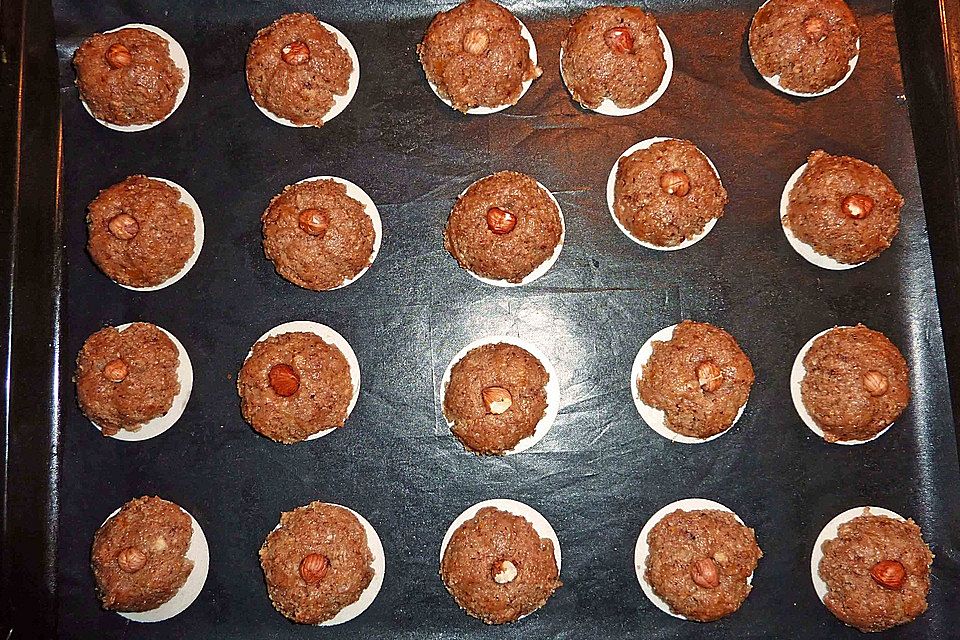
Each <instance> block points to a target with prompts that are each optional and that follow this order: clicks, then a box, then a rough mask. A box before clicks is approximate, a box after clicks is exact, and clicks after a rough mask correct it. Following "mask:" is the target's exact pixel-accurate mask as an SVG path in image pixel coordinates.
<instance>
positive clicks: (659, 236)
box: [613, 140, 727, 247]
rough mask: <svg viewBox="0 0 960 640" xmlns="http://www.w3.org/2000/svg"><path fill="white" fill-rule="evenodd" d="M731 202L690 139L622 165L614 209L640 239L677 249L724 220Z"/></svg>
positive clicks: (639, 154) (633, 155) (662, 146)
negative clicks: (709, 224)
mask: <svg viewBox="0 0 960 640" xmlns="http://www.w3.org/2000/svg"><path fill="white" fill-rule="evenodd" d="M726 203H727V192H726V190H725V189H724V188H723V186H722V185H721V184H720V179H719V178H718V177H717V174H716V172H715V171H714V170H713V167H712V166H711V165H710V162H709V161H708V160H707V157H706V156H705V155H703V153H702V152H701V151H700V150H699V149H698V148H697V147H696V145H694V144H693V143H692V142H690V141H688V140H664V141H663V142H657V143H654V144H652V145H650V146H649V147H648V148H646V149H639V150H637V151H634V152H633V153H631V154H630V155H629V156H626V157H624V158H621V159H620V161H619V163H618V164H617V179H616V184H615V187H614V200H613V210H614V213H615V214H616V216H617V219H618V220H619V221H620V223H621V224H622V225H623V226H624V227H625V228H626V229H627V230H628V231H629V232H630V234H631V235H632V236H633V237H635V238H637V239H638V240H642V241H644V242H649V243H650V244H653V245H656V246H658V247H674V246H677V245H679V244H681V243H683V242H684V241H686V240H690V239H692V238H694V237H695V236H697V235H699V234H700V233H702V232H703V230H704V228H705V227H706V226H707V223H708V222H710V221H711V220H714V219H716V218H719V217H721V216H722V215H723V207H724V205H726Z"/></svg>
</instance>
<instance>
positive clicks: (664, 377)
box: [637, 320, 754, 438]
mask: <svg viewBox="0 0 960 640" xmlns="http://www.w3.org/2000/svg"><path fill="white" fill-rule="evenodd" d="M753 378H754V376H753V366H752V365H751V364H750V359H749V358H747V356H746V354H745V353H744V352H743V351H742V350H741V349H740V345H738V344H737V341H736V340H734V339H733V336H731V335H730V334H729V333H727V332H726V331H724V330H723V329H720V328H719V327H715V326H713V325H711V324H707V323H704V322H691V321H689V320H684V321H683V322H681V323H680V324H678V325H677V326H676V328H675V329H674V330H673V336H672V337H671V338H670V340H667V341H665V342H661V341H655V342H654V343H653V353H652V354H651V355H650V358H649V359H648V360H647V362H646V364H645V365H644V366H643V372H642V375H641V377H640V380H639V381H638V382H637V388H638V390H639V392H640V398H641V399H642V400H643V402H644V403H645V404H647V405H649V406H651V407H654V408H655V409H660V410H661V411H663V412H664V413H665V414H666V426H667V428H669V429H670V430H671V431H674V432H676V433H679V434H681V435H685V436H690V437H692V438H709V437H710V436H713V435H716V434H718V433H721V432H723V431H726V430H727V429H729V428H730V427H731V425H733V422H734V420H736V417H737V414H738V413H739V411H740V407H742V406H743V405H744V404H746V402H747V398H749V396H750V388H751V387H752V386H753Z"/></svg>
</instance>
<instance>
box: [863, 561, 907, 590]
mask: <svg viewBox="0 0 960 640" xmlns="http://www.w3.org/2000/svg"><path fill="white" fill-rule="evenodd" d="M870 577H871V578H873V581H874V582H876V583H877V584H879V585H880V586H881V587H883V588H884V589H890V590H891V591H899V590H900V589H901V588H902V587H903V583H904V582H906V580H907V570H906V569H905V568H904V566H903V564H901V563H900V562H899V561H897V560H881V561H880V562H878V563H877V564H875V565H873V568H872V569H870Z"/></svg>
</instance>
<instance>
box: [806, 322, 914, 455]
mask: <svg viewBox="0 0 960 640" xmlns="http://www.w3.org/2000/svg"><path fill="white" fill-rule="evenodd" d="M803 366H804V369H806V375H804V378H803V381H802V382H801V383H800V393H801V398H802V400H803V406H804V407H806V409H807V411H808V412H809V413H810V416H811V417H812V418H813V420H814V422H816V423H817V426H819V427H820V429H822V430H823V432H824V437H825V438H826V440H827V441H828V442H843V441H848V440H869V439H870V438H872V437H873V436H875V435H877V434H878V433H880V432H881V431H883V430H884V429H886V428H887V427H888V426H890V424H892V423H893V422H894V421H895V420H896V419H897V418H898V417H900V414H901V413H902V412H903V410H904V408H906V406H907V403H908V402H909V401H910V379H909V375H910V370H909V368H908V367H907V362H906V360H904V359H903V356H902V355H901V354H900V351H899V349H897V347H896V345H894V344H893V343H892V342H890V340H889V339H888V338H887V337H886V336H885V335H883V334H882V333H880V332H879V331H873V330H872V329H868V328H867V327H865V326H863V325H857V326H856V327H837V328H835V329H832V330H830V331H828V332H827V333H825V334H823V335H822V336H820V337H819V338H817V339H816V340H814V342H813V344H812V345H811V346H810V350H809V351H807V353H806V355H804V357H803Z"/></svg>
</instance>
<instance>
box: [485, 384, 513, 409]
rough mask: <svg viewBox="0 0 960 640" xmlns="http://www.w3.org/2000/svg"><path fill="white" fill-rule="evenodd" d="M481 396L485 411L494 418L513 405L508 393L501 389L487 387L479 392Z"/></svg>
mask: <svg viewBox="0 0 960 640" xmlns="http://www.w3.org/2000/svg"><path fill="white" fill-rule="evenodd" d="M480 395H481V396H483V404H484V406H486V407H487V411H489V412H490V413H492V414H493V415H495V416H498V415H500V414H501V413H505V412H506V411H507V410H508V409H509V408H510V406H511V405H512V404H513V398H512V397H511V396H510V392H509V391H507V390H506V389H504V388H503V387H487V388H486V389H484V390H483V391H481V392H480Z"/></svg>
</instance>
